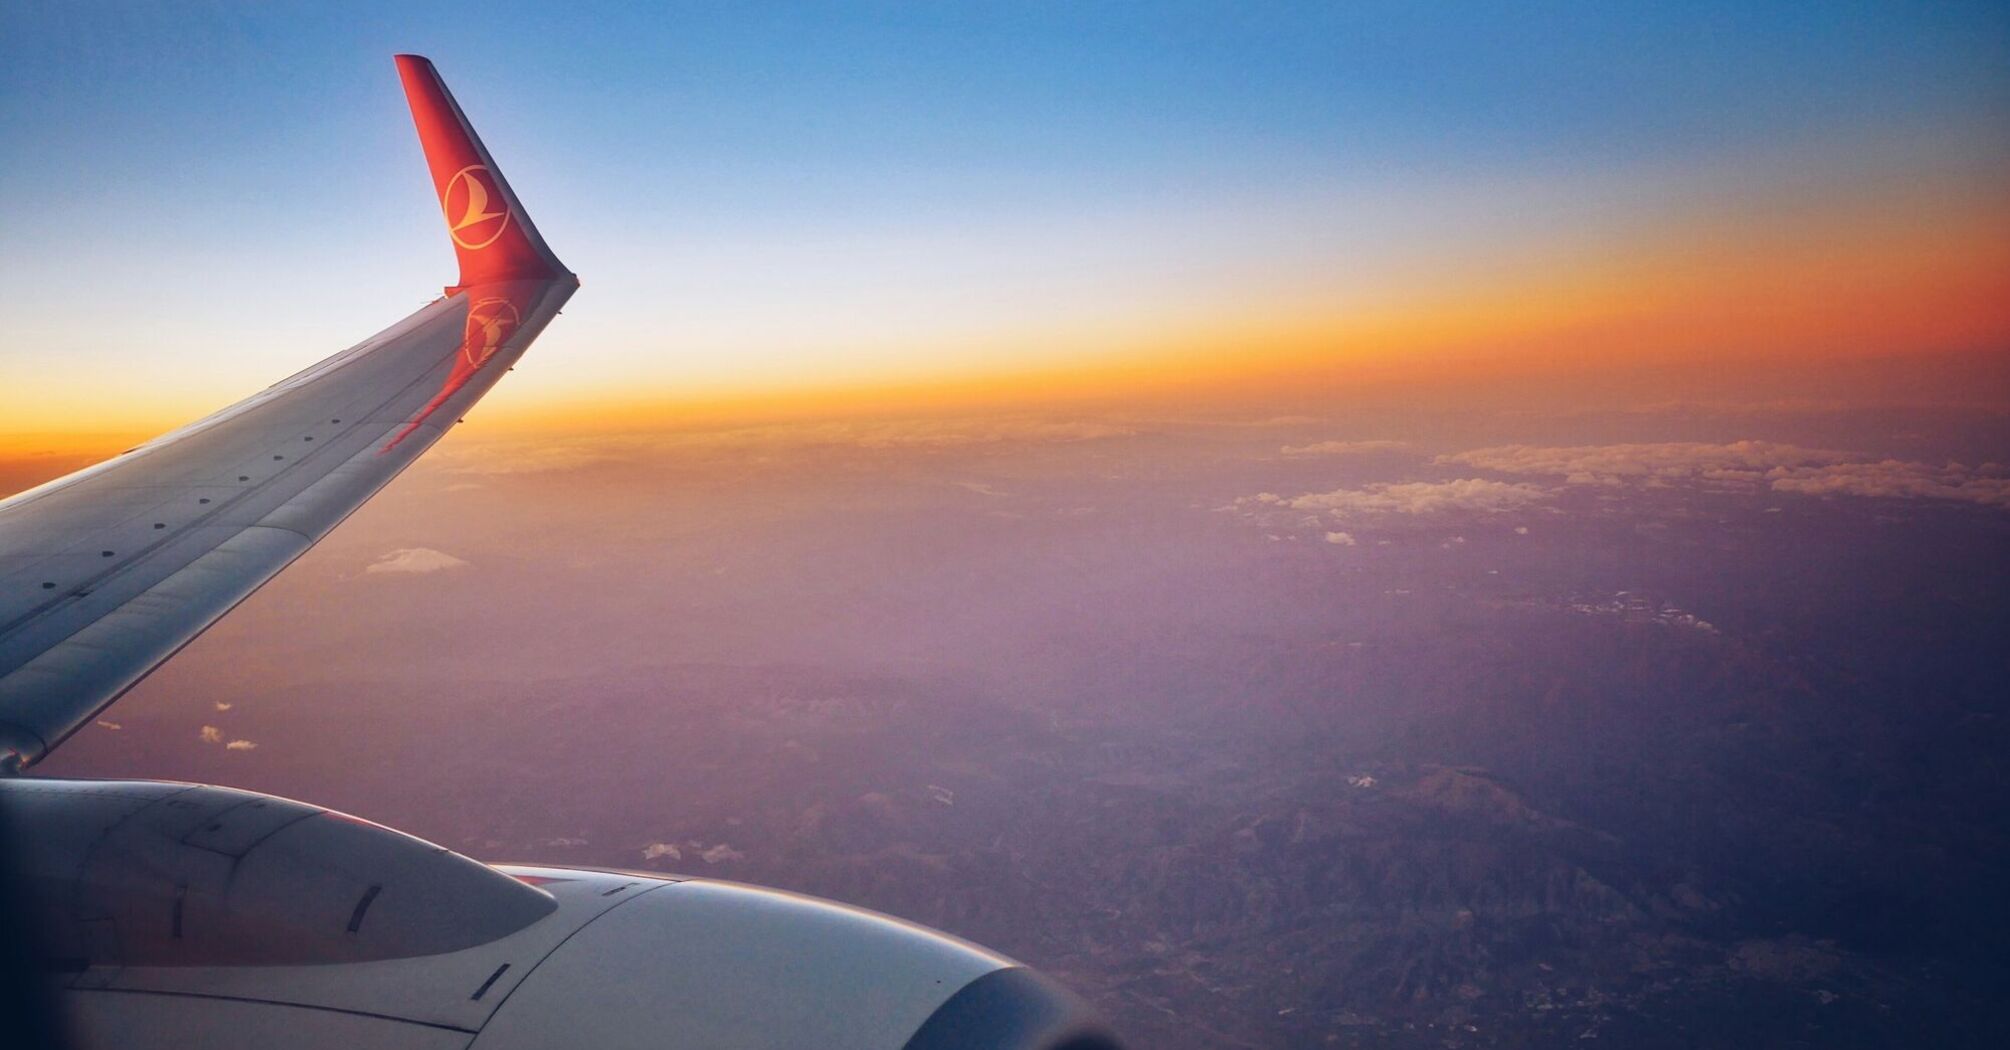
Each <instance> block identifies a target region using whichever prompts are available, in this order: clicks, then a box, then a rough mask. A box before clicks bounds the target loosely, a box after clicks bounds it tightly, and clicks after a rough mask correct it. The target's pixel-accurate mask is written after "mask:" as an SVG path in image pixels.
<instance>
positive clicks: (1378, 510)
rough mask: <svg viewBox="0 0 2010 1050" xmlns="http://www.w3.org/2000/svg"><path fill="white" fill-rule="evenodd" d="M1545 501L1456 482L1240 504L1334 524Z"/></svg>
mask: <svg viewBox="0 0 2010 1050" xmlns="http://www.w3.org/2000/svg"><path fill="white" fill-rule="evenodd" d="M1550 496H1551V492H1550V490H1549V489H1546V488H1543V487H1542V486H1540V485H1528V484H1521V483H1517V482H1507V481H1487V480H1484V479H1481V478H1460V479H1458V480H1455V481H1403V482H1377V483H1375V484H1372V485H1364V486H1362V487H1361V488H1358V489H1334V490H1333V491H1331V492H1312V493H1307V494H1305V495H1303V496H1295V497H1292V498H1290V499H1285V498H1283V497H1281V496H1278V495H1276V494H1274V493H1268V492H1266V493H1262V494H1260V495H1257V496H1254V497H1250V499H1249V500H1246V501H1239V502H1243V503H1249V502H1254V503H1257V504H1272V505H1275V506H1279V507H1288V508H1290V509H1292V510H1302V511H1310V512H1313V513H1317V514H1323V515H1326V516H1328V517H1331V518H1332V519H1334V520H1335V521H1352V520H1358V519H1373V518H1378V517H1379V518H1386V517H1393V516H1398V515H1401V516H1410V517H1443V516H1449V515H1455V514H1501V513H1505V512H1508V511H1516V510H1523V509H1526V508H1528V507H1530V506H1533V505H1534V504H1537V503H1541V502H1543V501H1545V500H1547V499H1549V498H1550Z"/></svg>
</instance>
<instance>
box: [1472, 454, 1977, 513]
mask: <svg viewBox="0 0 2010 1050" xmlns="http://www.w3.org/2000/svg"><path fill="white" fill-rule="evenodd" d="M1437 462H1438V463H1439V464H1440V465H1456V466H1467V467H1477V468H1480V469H1482V470H1492V471H1498V472H1500V473H1503V474H1540V475H1559V476H1561V477H1562V478H1563V480H1564V482H1565V483H1566V484H1571V485H1625V484H1630V483H1640V482H1646V483H1668V482H1678V481H1686V482H1705V483H1716V484H1722V485H1734V486H1750V487H1752V488H1755V489H1757V488H1770V489H1771V490H1772V491H1774V492H1790V493H1796V494H1799V495H1806V496H1863V497H1871V498H1880V499H1940V500H1957V501H1961V502H1966V503H1977V504H1981V505H1983V506H1988V507H2004V508H2010V472H2006V470H2005V469H2004V468H2003V467H2001V466H1999V465H1997V464H1994V463H1985V464H1983V465H1982V466H1980V467H1972V468H1971V467H1968V466H1965V465H1963V464H1960V463H1949V464H1946V465H1944V466H1934V465H1933V464H1930V463H1916V462H1908V461H1903V460H1896V459H1885V460H1879V461H1876V462H1867V461H1863V460H1861V459H1860V458H1859V457H1856V456H1852V455H1850V454H1849V453H1846V452H1837V451H1834V450H1831V449H1817V448H1804V447H1802V446H1799V445H1787V444H1780V443H1778V442H1772V441H1734V442H1731V443H1729V444H1721V445H1715V444H1709V443H1705V442H1693V441H1667V442H1660V443H1655V444H1637V445H1574V446H1566V447H1548V446H1541V445H1500V446H1496V447H1493V448H1482V449H1474V450H1473V451H1471V452H1460V453H1456V454H1453V455H1447V456H1439V457H1438V459H1437Z"/></svg>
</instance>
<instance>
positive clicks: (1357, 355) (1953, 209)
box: [0, 186, 2010, 457]
mask: <svg viewBox="0 0 2010 1050" xmlns="http://www.w3.org/2000/svg"><path fill="white" fill-rule="evenodd" d="M1744 204H1745V207H1744V209H1743V212H1739V211H1737V210H1735V209H1733V210H1732V213H1731V214H1728V215H1727V214H1725V213H1724V210H1723V209H1719V210H1718V212H1717V213H1716V214H1712V215H1709V216H1706V217H1704V218H1701V219H1690V218H1681V217H1674V218H1664V219H1663V220H1662V221H1661V222H1660V223H1659V224H1658V225H1657V226H1656V227H1655V228H1653V229H1649V230H1635V231H1631V232H1630V233H1627V234H1624V235H1617V234H1615V235H1610V236H1607V237H1606V238H1604V239H1602V240H1599V241H1595V242H1591V243H1577V244H1569V245H1559V244H1551V245H1543V246H1537V247H1533V248H1530V247H1527V246H1524V250H1523V251H1522V252H1521V253H1520V254H1518V255H1517V254H1514V253H1506V254H1502V253H1496V254H1495V255H1494V256H1492V257H1479V258H1464V259H1460V260H1458V265H1457V266H1455V267H1447V269H1446V271H1445V272H1443V273H1442V274H1440V275H1439V276H1437V277H1436V278H1434V279H1432V280H1431V281H1429V282H1423V283H1418V284H1416V285H1415V286H1412V287H1406V288H1397V289H1386V288H1385V289H1379V290H1377V289H1368V290H1349V291H1348V292H1342V291H1339V290H1336V292H1335V294H1334V295H1332V296H1330V297H1328V298H1327V299H1326V300H1325V301H1322V302H1311V303H1303V302H1301V303H1299V304H1296V305H1291V306H1276V305H1269V306H1266V305H1263V304H1252V303H1245V304H1243V306H1242V312H1241V313H1239V314H1238V313H1236V312H1234V311H1233V310H1232V309H1229V308H1224V307H1220V306H1216V307H1213V308H1211V312H1210V313H1197V314H1196V315H1195V316H1188V317H1176V318H1166V317H1162V318H1153V319H1144V320H1139V321H1136V322H1134V323H1133V324H1132V325H1131V326H1129V327H1128V328H1123V329H1116V330H1109V331H1100V332H1058V331H1053V332H1041V331H1039V330H1038V329H1037V327H1032V328H1029V329H1027V330H1025V331H1019V332H1014V333H1009V334H1007V333H998V334H995V335H993V336H991V337H990V338H991V339H993V340H995V341H996V342H997V344H998V346H999V347H1001V348H1005V349H1009V348H1010V347H1012V346H1037V347H1039V348H1040V352H1039V353H1038V354H1037V355H1034V356H1032V357H1031V358H1029V360H1030V361H1031V362H1033V363H1029V364H1027V365H1026V366H1024V367H1021V368H1018V369H990V370H986V371H983V372H981V373H978V374H957V373H955V372H952V371H947V370H945V371H943V372H940V373H936V374H930V373H928V372H927V371H926V367H927V366H908V367H907V368H905V369H904V370H900V371H895V370H892V369H889V370H888V371H887V372H886V373H885V374H879V375H865V376H852V377H846V378H832V377H822V378H807V379H799V380H795V381H792V382H791V381H782V382H761V381H759V380H753V379H749V380H746V381H742V382H740V383H738V384H737V385H725V384H719V385H714V386H711V387H702V388H691V389H684V390H677V389H673V388H670V387H667V386H666V385H662V381H661V380H656V381H654V382H644V381H638V383H637V384H636V385H635V386H634V387H633V388H630V389H605V390H598V389H596V390H591V391H587V392H585V393H580V392H579V391H577V390H574V391H572V392H551V393H547V392H544V391H542V390H540V389H539V388H538V387H537V386H536V385H535V384H533V383H529V382H525V381H524V380H527V379H529V378H530V377H529V376H526V377H522V379H519V380H518V381H516V382H513V383H505V384H504V385H503V386H502V387H501V388H499V390H498V392H497V396H496V397H495V398H494V399H493V400H491V401H490V402H489V403H488V404H487V405H485V406H484V407H483V409H482V411H481V413H480V414H481V416H482V417H483V421H484V422H485V423H487V424H489V425H492V426H493V425H498V424H500V425H502V426H504V427H506V428H516V429H535V430H553V429H579V430H612V429H623V430H632V429H648V428H650V427H655V426H661V425H664V424H665V423H666V422H670V421H676V422H702V421H706V420H720V419H732V418H744V417H748V416H753V415H783V416H787V415H804V414H827V413H842V412H856V411H897V410H916V409H920V410H930V409H963V408H981V407H987V406H1014V407H1037V406H1040V405H1042V404H1060V403H1069V404H1080V403H1086V402H1103V403H1122V402H1127V401H1136V400H1141V399H1142V400H1149V399H1153V398H1160V397H1166V396H1179V397H1187V398H1190V399H1191V398H1205V397H1228V396H1235V397H1239V398H1243V399H1245V400H1248V399H1260V398H1262V397H1263V396H1265V394H1266V392H1272V391H1289V392H1291V393H1293V394H1295V395H1299V396H1305V395H1307V394H1308V393H1310V394H1312V395H1317V394H1318V393H1320V392H1321V391H1328V390H1330V391H1334V392H1337V391H1340V390H1343V389H1345V390H1356V389H1360V388H1363V387H1370V386H1376V385H1390V384H1442V383H1471V382H1475V381H1483V380H1485V379H1486V378H1487V377H1490V376H1500V375H1509V374H1512V375H1520V376H1536V377H1541V378H1543V379H1544V380H1546V381H1547V382H1549V383H1552V384H1554V385H1555V386H1556V387H1557V388H1559V389H1563V390H1567V389H1569V388H1570V387H1571V385H1572V384H1573V383H1577V382H1579V381H1581V380H1583V379H1584V378H1585V377H1586V376H1587V375H1591V374H1599V373H1611V372H1613V371H1615V370H1625V369H1646V368H1692V369H1695V370H1699V371H1707V370H1709V369H1712V368H1719V367H1722V366H1724V365H1727V364H1735V363H1739V362H1754V361H1768V362H1779V363H1785V364H1788V365H1797V366H1799V367H1804V368H1813V367H1818V366H1821V365H1823V364H1825V363H1829V362H1833V361H1837V360H1848V359H1861V358H1874V357H1895V358H1903V357H1906V356H1912V355H1919V354H1935V353H1950V352H1962V353H1982V354H1987V355H2001V356H2010V198H2006V197H2005V196H2004V195H2003V194H2002V193H2000V192H1999V191H1995V190H1993V189H1990V190H1983V191H1981V192H1980V193H1977V192H1973V191H1972V188H1971V192H1966V193H1964V192H1960V191H1959V190H1956V191H1954V192H1948V191H1947V188H1946V187H1932V186H1922V187H1902V188H1900V189H1898V190H1892V189H1890V188H1889V187H1886V189H1885V191H1884V192H1881V193H1876V194H1865V193H1862V192H1858V193H1856V194H1854V195H1839V196H1834V197H1831V198H1830V199H1821V198H1820V196H1819V195H1817V196H1815V197H1814V198H1813V199H1789V200H1787V201H1786V203H1785V205H1780V204H1779V203H1778V202H1775V206H1774V207H1773V208H1772V209H1771V210H1769V211H1755V210H1754V209H1755V208H1756V205H1754V204H1753V203H1752V202H1750V201H1746V202H1744ZM1349 294H1351V296H1352V298H1351V299H1350V298H1347V295H1349ZM588 305H589V308H590V300H589V301H588ZM334 334H335V333H331V335H334ZM996 356H997V357H999V358H1000V359H1010V357H1011V355H1010V354H1008V353H1001V354H998V355H996ZM1019 356H1021V357H1022V358H1025V357H1027V355H1024V354H1022V355H1019ZM530 360H531V361H532V362H533V363H534V364H536V365H538V366H539V367H538V370H539V371H542V370H543V369H544V368H547V367H553V368H556V367H562V364H554V363H550V362H551V358H550V357H549V355H547V356H545V357H543V358H539V357H535V356H534V357H533V358H532V359H530ZM1056 362H1075V363H1056ZM260 378H262V377H247V381H248V382H252V381H257V380H258V379H260ZM1865 393H1866V394H1869V395H1872V396H1874V395H1875V394H1876V393H1877V392H1876V391H1865ZM1978 396H1983V397H1990V396H2000V392H1992V391H1981V392H1979V393H1978ZM216 407H218V406H217V405H214V404H200V405H198V404H186V405H184V404H182V403H181V402H180V401H179V400H178V399H177V398H176V397H174V396H173V395H172V394H170V393H167V392H160V391H149V392H145V393H141V392H137V391H136V392H134V394H133V396H132V397H130V398H128V399H126V400H124V401H123V402H119V401H110V402H109V403H108V398H107V397H106V396H105V394H104V391H103V390H102V388H100V389H91V388H89V387H80V388H78V389H77V390H76V391H75V393H74V398H73V399H68V400H66V401H64V402H61V403H55V404H42V405H38V406H36V412H35V414H33V415H32V416H30V415H27V414H25V413H23V414H17V415H16V416H15V419H14V420H13V422H15V423H17V424H18V425H19V426H20V432H17V433H12V434H0V454H4V455H7V456H10V457H19V456H22V455H28V454H31V453H35V452H38V451H50V452H52V453H54V454H68V453H70V452H74V451H77V450H80V449H83V448H93V449H99V450H102V449H104V448H105V447H106V444H107V443H106V442H105V441H104V440H102V438H103V436H104V435H105V434H107V433H111V432H116V433H117V434H119V435H121V438H120V441H122V442H123V444H120V446H119V447H124V445H125V444H130V443H132V438H135V437H144V436H151V435H152V434H156V433H160V432H164V431H166V430H168V429H172V428H173V427H174V426H177V425H179V424H181V423H183V422H186V421H187V420H188V419H190V418H194V417H197V416H200V415H202V414H204V413H206V412H207V411H210V410H212V409H214V408H216ZM72 421H74V422H75V424H76V428H75V429H74V430H72V429H69V428H68V426H67V424H69V423H70V422H72ZM31 431H32V432H31Z"/></svg>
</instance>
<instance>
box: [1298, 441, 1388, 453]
mask: <svg viewBox="0 0 2010 1050" xmlns="http://www.w3.org/2000/svg"><path fill="white" fill-rule="evenodd" d="M1409 447H1410V443H1409V442H1407V441H1315V442H1313V443H1312V444H1310V445H1286V446H1284V447H1283V448H1282V449H1279V450H1278V451H1280V452H1282V453H1284V454H1285V455H1287V456H1354V455H1360V454H1362V453H1364V452H1390V451H1394V450H1396V449H1402V448H1409Z"/></svg>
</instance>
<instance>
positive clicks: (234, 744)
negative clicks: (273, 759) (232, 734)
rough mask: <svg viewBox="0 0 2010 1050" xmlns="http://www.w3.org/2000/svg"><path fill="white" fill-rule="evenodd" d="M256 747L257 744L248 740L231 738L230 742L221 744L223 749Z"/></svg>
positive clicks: (235, 749)
mask: <svg viewBox="0 0 2010 1050" xmlns="http://www.w3.org/2000/svg"><path fill="white" fill-rule="evenodd" d="M257 747H258V745H257V744H254V743H252V742H251V741H249V740H233V741H231V742H230V743H228V744H225V745H223V749H224V750H225V751H251V750H254V749H255V748H257Z"/></svg>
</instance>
